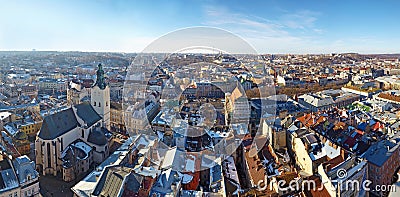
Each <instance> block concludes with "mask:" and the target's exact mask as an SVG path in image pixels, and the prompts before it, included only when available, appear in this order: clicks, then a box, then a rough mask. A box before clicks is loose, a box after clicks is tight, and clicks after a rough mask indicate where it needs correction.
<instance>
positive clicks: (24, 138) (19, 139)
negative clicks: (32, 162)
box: [13, 131, 31, 155]
mask: <svg viewBox="0 0 400 197" xmlns="http://www.w3.org/2000/svg"><path fill="white" fill-rule="evenodd" d="M13 144H14V146H15V148H17V150H18V152H19V153H20V154H21V155H28V154H29V153H30V151H31V146H30V143H29V141H28V135H26V133H24V132H21V131H18V132H17V133H16V134H15V135H14V136H13Z"/></svg>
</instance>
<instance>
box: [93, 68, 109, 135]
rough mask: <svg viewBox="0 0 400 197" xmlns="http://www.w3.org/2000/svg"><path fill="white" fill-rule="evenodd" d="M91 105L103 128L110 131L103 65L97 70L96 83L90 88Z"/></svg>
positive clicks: (106, 87)
mask: <svg viewBox="0 0 400 197" xmlns="http://www.w3.org/2000/svg"><path fill="white" fill-rule="evenodd" d="M90 102H91V105H92V106H93V108H94V110H96V112H97V113H98V114H99V115H100V116H101V117H102V118H103V126H104V127H105V128H107V129H108V130H110V87H109V86H108V85H107V83H106V81H105V79H104V70H103V65H101V64H99V65H98V69H97V78H96V83H95V84H94V85H93V86H92V91H91V101H90Z"/></svg>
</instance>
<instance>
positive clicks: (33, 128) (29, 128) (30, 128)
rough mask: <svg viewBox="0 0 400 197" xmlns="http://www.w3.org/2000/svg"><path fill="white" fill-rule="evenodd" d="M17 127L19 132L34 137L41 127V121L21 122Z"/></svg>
mask: <svg viewBox="0 0 400 197" xmlns="http://www.w3.org/2000/svg"><path fill="white" fill-rule="evenodd" d="M17 127H18V129H19V130H20V131H22V132H24V133H26V135H29V136H35V135H36V134H37V133H38V132H39V130H40V127H42V121H30V122H23V123H22V122H21V123H19V124H17Z"/></svg>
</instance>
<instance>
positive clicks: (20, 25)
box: [0, 0, 400, 54]
mask: <svg viewBox="0 0 400 197" xmlns="http://www.w3.org/2000/svg"><path fill="white" fill-rule="evenodd" d="M2 5H3V6H2V7H1V8H0V16H1V17H2V18H4V19H5V20H2V21H0V29H2V30H0V50H5V51H14V50H16V51H29V50H32V49H36V50H38V51H87V52H97V51H104V52H125V53H138V52H140V51H142V50H143V49H144V48H146V46H148V45H149V44H150V43H152V42H153V41H154V40H156V39H158V38H160V37H162V36H164V35H166V34H168V33H171V32H174V31H176V30H179V29H184V28H188V27H199V26H203V27H215V28H219V29H224V30H226V31H228V32H232V33H233V34H235V35H237V36H239V37H241V38H243V39H244V40H245V41H246V42H248V43H249V44H250V45H252V46H253V47H254V48H255V49H256V50H257V51H258V53H260V54H264V53H267V54H330V53H359V54H396V53H400V47H399V46H400V45H399V44H398V43H400V38H399V37H398V35H397V32H398V31H399V30H400V27H399V26H396V25H393V24H396V23H397V18H400V13H399V12H397V8H398V7H399V6H400V2H398V1H394V0H387V1H384V2H381V1H374V2H369V3H365V2H364V1H352V2H347V1H339V2H338V1H333V0H329V1H324V2H319V1H305V2H297V1H289V0H284V1H276V0H268V1H255V2H250V3H248V2H246V3H244V2H240V1H231V2H229V4H227V3H226V2H223V1H217V0H215V1H214V0H207V1H196V0H191V1H178V0H174V1H169V2H163V1H157V2H154V3H153V2H151V3H148V2H142V1H125V0H119V1H109V0H97V1H85V2H82V1H77V0H73V1H62V2H52V1H48V0H39V1H35V2H31V1H26V0H23V1H22V3H21V1H19V2H14V1H3V2H2ZM344 5H345V6H344ZM27 19H29V20H27Z"/></svg>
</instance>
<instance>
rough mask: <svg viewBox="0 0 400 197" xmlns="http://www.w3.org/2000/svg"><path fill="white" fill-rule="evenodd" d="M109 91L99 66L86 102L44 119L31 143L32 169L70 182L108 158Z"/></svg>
mask: <svg viewBox="0 0 400 197" xmlns="http://www.w3.org/2000/svg"><path fill="white" fill-rule="evenodd" d="M109 128H110V88H109V86H108V84H107V83H106V81H105V77H104V71H103V67H102V65H101V64H99V65H98V70H97V78H96V82H95V83H94V85H93V86H92V87H91V98H90V103H89V102H83V103H80V104H77V105H72V106H71V107H69V108H67V109H65V110H63V111H59V112H57V113H54V114H51V115H49V116H46V117H45V118H44V120H43V124H42V127H41V128H40V131H39V132H38V134H37V138H36V141H35V150H36V152H35V154H36V169H37V171H38V172H39V173H41V174H43V175H53V176H57V175H62V177H63V180H64V181H72V180H74V179H75V178H76V177H77V176H78V175H79V174H80V173H83V172H86V171H87V170H88V169H89V167H90V165H92V164H94V163H95V164H96V163H97V164H98V163H101V162H102V161H103V160H104V159H105V158H107V157H108V155H109V141H110V139H111V133H110V131H109Z"/></svg>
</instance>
